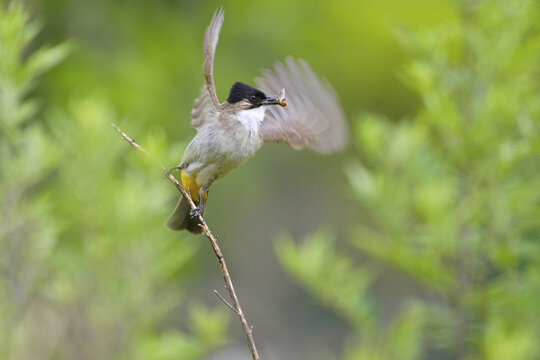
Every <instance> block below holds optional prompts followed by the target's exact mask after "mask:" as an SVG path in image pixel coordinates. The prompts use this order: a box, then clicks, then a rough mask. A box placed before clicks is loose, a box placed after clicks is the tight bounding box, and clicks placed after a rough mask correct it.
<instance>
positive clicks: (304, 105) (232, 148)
mask: <svg viewBox="0 0 540 360" xmlns="http://www.w3.org/2000/svg"><path fill="white" fill-rule="evenodd" d="M224 13H225V11H224V9H223V8H221V9H218V10H216V11H215V12H214V15H213V17H212V20H211V22H210V25H209V26H208V27H207V28H206V31H205V35H204V45H203V53H204V60H203V74H204V78H205V82H204V86H203V87H202V89H201V91H200V94H199V96H198V97H197V98H196V99H195V101H194V104H193V109H192V111H191V126H192V127H194V128H195V129H196V130H197V133H196V135H195V136H194V137H193V139H192V140H191V142H190V143H189V144H188V146H187V148H186V150H185V151H184V155H183V157H182V160H181V162H180V164H179V165H178V166H175V167H172V168H169V169H168V172H169V173H170V172H171V171H173V170H180V171H181V173H180V175H181V176H180V177H181V183H182V186H183V187H184V189H185V190H186V191H188V192H189V194H190V196H191V197H192V200H193V201H194V203H195V204H196V207H195V208H194V209H191V207H190V204H189V203H188V201H187V200H186V199H184V197H183V196H180V200H179V201H178V203H177V205H176V207H175V209H174V211H173V212H172V213H171V215H170V216H169V217H168V219H167V221H166V226H167V227H168V228H169V229H171V230H175V231H178V230H184V229H185V230H188V231H189V232H191V233H193V234H200V233H201V232H202V229H201V227H200V225H201V223H200V219H199V217H200V216H201V215H202V216H203V218H204V216H205V214H206V202H207V198H208V191H209V188H210V186H211V185H213V184H214V183H215V182H216V181H217V180H220V179H222V178H223V177H224V176H226V175H227V174H229V173H230V172H231V171H232V170H234V169H235V168H236V167H238V166H239V165H241V164H242V163H244V162H246V161H247V160H248V159H249V158H250V157H252V156H253V155H254V154H255V153H256V152H257V150H259V148H260V147H261V146H262V145H263V144H264V143H269V142H277V143H286V144H288V145H289V146H291V147H292V148H293V149H302V148H309V149H311V150H313V151H315V152H318V153H321V154H330V153H333V152H335V151H338V150H342V149H344V148H345V147H346V145H347V143H348V141H349V133H350V131H349V127H348V123H347V120H346V117H345V114H344V111H343V109H342V106H341V104H340V101H339V97H338V95H337V93H336V91H335V90H334V89H333V87H332V86H331V85H330V83H329V82H328V81H327V80H326V79H323V78H320V77H319V76H317V75H316V74H315V72H314V71H313V69H312V68H311V66H310V65H309V64H308V63H307V62H306V61H305V60H302V59H294V58H292V57H287V58H286V59H285V61H284V62H276V63H275V66H274V69H273V70H262V76H260V77H258V78H256V79H255V83H256V85H257V87H255V86H252V85H249V84H246V83H244V82H235V83H234V84H233V85H232V87H231V88H230V91H229V96H228V98H227V100H225V101H224V102H222V103H220V102H219V100H218V97H217V93H216V86H215V83H214V58H215V53H216V47H217V43H218V39H219V34H220V31H221V27H222V25H223V22H224V18H225V16H224ZM285 93H286V94H287V95H286V96H285ZM267 94H275V95H267Z"/></svg>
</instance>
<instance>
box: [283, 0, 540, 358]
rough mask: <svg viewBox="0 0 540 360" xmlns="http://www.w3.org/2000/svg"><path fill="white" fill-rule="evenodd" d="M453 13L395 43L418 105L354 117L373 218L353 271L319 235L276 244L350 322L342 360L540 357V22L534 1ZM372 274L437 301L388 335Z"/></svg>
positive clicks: (355, 184) (357, 239)
mask: <svg viewBox="0 0 540 360" xmlns="http://www.w3.org/2000/svg"><path fill="white" fill-rule="evenodd" d="M456 8H457V12H458V13H459V14H460V16H459V17H458V18H457V19H456V20H455V21H452V22H449V23H447V24H444V25H441V26H438V27H436V28H434V29H431V30H425V31H415V32H410V31H407V30H400V31H398V32H397V34H398V37H399V39H400V40H401V41H402V43H403V44H404V46H405V47H406V48H407V49H408V50H409V51H410V52H412V53H413V54H414V58H415V60H414V61H412V62H410V63H409V65H408V66H407V67H406V69H405V71H404V73H403V79H404V80H405V82H406V83H407V84H408V85H410V86H411V87H412V88H413V89H414V90H416V91H417V92H418V94H419V95H420V97H421V99H422V102H423V107H422V108H421V110H420V111H419V113H418V114H417V115H416V116H415V117H414V118H412V119H403V120H402V121H401V122H400V123H399V124H398V125H394V123H393V122H392V121H389V120H387V119H385V118H383V117H382V116H378V115H366V116H363V117H361V118H360V119H359V120H358V121H357V123H356V127H355V137H356V147H357V153H358V159H357V160H352V161H350V163H349V164H348V165H347V166H346V172H347V174H348V176H349V179H350V185H351V189H352V193H353V194H354V196H355V199H356V201H357V203H358V205H359V206H360V207H362V208H363V210H364V211H365V212H366V214H367V219H365V220H362V221H360V222H359V223H358V224H356V225H355V227H354V235H353V236H352V237H351V242H352V244H354V247H355V248H356V249H357V250H359V251H360V252H362V253H363V254H366V255H368V256H369V257H370V258H371V259H372V260H373V261H370V262H369V264H370V265H363V266H358V265H355V264H354V262H353V260H352V259H351V257H350V255H346V254H343V253H340V252H338V251H336V250H335V249H334V244H333V240H332V239H333V237H332V236H331V235H329V234H325V233H320V234H317V235H315V236H312V237H311V238H309V239H308V240H307V241H306V242H305V243H304V244H302V245H295V244H294V243H293V242H292V241H290V240H286V239H285V240H282V241H280V242H278V243H277V251H278V254H279V257H280V259H281V261H282V263H283V265H284V267H285V268H286V269H287V271H288V272H289V273H290V274H291V275H292V276H293V277H294V278H295V279H297V280H298V281H299V282H300V283H301V284H302V285H303V286H305V287H306V288H307V289H308V290H309V291H310V292H311V293H312V294H313V295H314V296H315V297H317V298H319V299H320V300H321V302H323V303H324V304H325V305H327V306H329V307H331V308H333V309H335V311H336V312H337V313H339V314H340V315H341V316H342V317H343V318H345V319H346V320H347V321H348V322H349V323H350V325H351V327H352V329H353V331H352V334H351V336H350V338H349V341H348V342H347V345H346V347H345V350H344V354H343V357H344V358H345V359H419V358H430V359H434V358H439V357H440V358H444V359H447V358H451V359H456V358H462V359H498V360H499V359H533V358H538V357H540V343H539V342H538V339H539V338H540V323H539V322H538V304H539V303H540V277H539V274H540V242H539V240H540V239H539V237H540V162H539V157H538V154H539V150H540V123H539V122H538V121H539V119H540V96H539V94H540V81H539V79H540V33H539V30H540V29H539V27H540V16H539V8H538V3H537V2H533V1H512V2H508V1H502V0H485V1H475V2H469V1H462V2H456ZM378 264H384V265H387V266H390V267H394V268H396V269H398V270H400V271H402V272H404V273H406V274H408V275H409V276H410V277H411V278H412V279H414V280H416V281H417V282H419V283H420V284H422V285H423V286H424V287H425V288H426V289H427V290H428V291H430V292H432V293H434V294H437V296H438V297H439V298H440V299H441V301H440V302H438V303H428V302H425V301H420V300H418V301H415V302H413V303H410V304H409V305H408V306H405V309H404V310H403V311H402V313H401V315H400V316H399V317H398V318H397V319H396V320H395V321H394V322H393V323H392V324H391V325H389V326H383V325H382V324H381V319H380V317H379V316H377V313H378V312H380V310H381V309H380V308H378V307H377V304H376V303H375V302H374V301H373V299H372V298H371V297H370V296H369V291H368V289H369V285H370V283H371V282H372V281H374V279H375V277H376V274H377V272H376V269H377V268H378V266H377V265H378Z"/></svg>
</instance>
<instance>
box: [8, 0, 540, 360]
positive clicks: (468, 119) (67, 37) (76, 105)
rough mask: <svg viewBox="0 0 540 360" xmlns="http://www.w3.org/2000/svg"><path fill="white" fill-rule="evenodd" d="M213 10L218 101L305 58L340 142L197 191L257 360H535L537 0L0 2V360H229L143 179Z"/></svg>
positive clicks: (252, 167) (280, 154) (183, 108)
mask: <svg viewBox="0 0 540 360" xmlns="http://www.w3.org/2000/svg"><path fill="white" fill-rule="evenodd" d="M220 6H224V7H225V10H226V20H225V24H224V27H223V30H222V34H221V39H220V44H219V46H218V52H217V58H216V64H215V74H216V83H217V87H218V95H219V97H220V98H221V99H224V98H225V97H226V94H227V92H228V88H229V86H230V84H232V83H233V82H234V81H237V80H242V81H249V79H252V78H253V77H255V76H257V75H258V74H259V69H260V68H269V67H271V66H272V64H273V63H274V61H276V60H280V59H283V58H285V56H287V55H293V56H296V57H302V58H304V59H306V60H308V61H309V62H310V63H311V64H312V66H313V67H314V68H315V70H316V71H317V72H318V73H320V74H322V75H324V76H325V77H326V78H328V79H329V80H330V82H331V83H332V84H333V85H334V87H335V88H336V90H337V91H338V93H339V94H340V97H341V99H342V103H343V106H344V108H345V111H346V113H347V115H348V117H349V119H350V122H351V131H352V134H353V141H352V144H351V146H350V147H349V149H348V150H347V151H346V152H344V153H342V154H338V155H333V156H330V157H319V156H317V155H315V154H312V153H310V152H307V151H303V152H295V151H293V150H291V149H289V148H287V147H286V146H283V145H267V146H265V147H263V149H261V151H260V152H259V153H258V154H257V156H256V157H254V158H253V159H252V160H250V161H249V162H248V163H247V164H245V165H243V166H242V167H241V168H239V169H238V170H237V171H235V172H233V173H232V174H231V175H230V176H229V177H227V178H226V179H224V180H223V181H222V182H220V183H219V184H217V185H216V186H214V187H213V188H212V194H211V197H210V204H209V208H208V214H207V218H208V222H209V224H210V226H211V227H212V229H213V230H214V231H215V232H216V233H217V234H219V235H220V239H221V244H222V248H223V251H224V253H225V255H226V256H227V259H228V262H229V265H230V267H231V272H232V275H233V278H234V281H235V285H236V288H237V291H238V293H239V296H240V300H241V302H242V304H243V305H244V310H245V311H246V313H247V315H248V318H249V320H250V322H251V323H252V324H254V325H255V338H256V340H257V343H258V346H259V348H260V352H261V355H262V357H263V358H264V359H303V358H313V359H536V358H540V349H539V344H538V341H537V339H538V337H539V336H540V329H539V327H540V325H539V323H538V321H537V319H538V306H537V305H538V303H539V302H540V277H539V275H538V274H540V248H539V244H538V240H539V233H540V211H539V209H540V207H539V205H540V176H539V175H540V171H539V170H540V168H539V166H540V164H539V160H538V154H539V151H540V141H539V131H540V129H539V123H538V120H539V118H540V117H539V115H540V98H539V95H538V94H539V90H540V89H539V87H540V81H539V79H540V76H539V75H540V73H539V70H540V36H539V31H538V30H539V24H540V21H539V20H540V16H539V9H540V8H539V6H540V5H539V3H538V1H533V0H529V1H527V0H518V1H512V2H509V1H502V0H475V1H465V0H463V1H442V0H435V1H424V0H409V1H397V0H387V1H373V0H362V1H347V0H344V1H336V2H327V1H297V2H290V1H282V0H275V1H273V2H267V3H260V2H244V1H229V2H227V3H222V2H217V1H198V2H194V1H153V2H148V1H142V0H131V1H114V2H112V1H106V0H95V1H91V2H90V1H68V0H34V1H25V2H19V1H5V0H4V1H2V2H1V3H0V55H1V56H0V179H1V182H0V204H1V208H0V334H1V336H0V355H1V356H0V357H1V358H5V359H10V360H11V359H35V358H40V359H74V358H76V359H139V358H140V359H202V358H208V359H239V358H245V359H247V358H248V353H247V349H246V347H245V346H244V342H243V337H242V334H241V332H240V329H239V326H238V324H237V323H236V322H235V320H236V319H234V318H233V317H232V314H231V313H230V311H228V309H227V308H226V307H225V306H223V304H222V303H220V302H219V300H218V299H217V298H216V297H215V296H214V295H213V292H212V290H213V289H222V280H221V276H220V275H219V270H218V267H217V264H216V262H215V258H214V257H213V255H212V252H211V250H210V249H209V246H208V244H207V243H206V241H205V240H204V238H202V237H201V238H195V237H193V236H191V235H189V234H184V233H181V234H177V233H171V232H169V231H168V230H166V229H165V228H164V227H163V221H164V219H165V218H166V216H167V215H168V213H169V212H170V211H171V209H172V208H173V206H174V203H175V201H176V197H177V196H178V194H177V191H176V190H175V189H174V188H173V187H172V186H171V185H170V184H169V183H168V182H167V181H166V180H164V179H162V177H161V173H160V170H159V168H158V167H156V163H157V164H161V165H163V166H172V165H175V164H177V163H178V161H179V159H180V158H181V155H182V151H183V148H184V147H185V145H186V144H187V142H188V141H189V140H190V139H191V137H192V136H193V134H194V130H193V129H191V128H190V127H189V111H190V108H191V104H192V101H193V99H194V98H195V97H196V96H197V94H198V91H199V88H200V86H201V85H202V80H203V79H202V75H201V70H200V69H201V59H202V55H201V47H202V36H203V33H204V29H205V27H206V25H207V24H208V22H209V20H210V18H211V15H212V13H213V12H214V10H215V9H216V8H218V7H220ZM111 122H116V123H118V124H119V125H120V126H121V127H122V128H123V129H124V130H125V131H126V132H127V133H128V134H130V135H131V136H133V137H134V138H135V139H136V140H137V141H138V142H140V143H141V144H143V145H144V146H145V147H146V148H147V149H148V150H149V151H150V152H151V153H152V154H153V156H152V158H146V157H143V156H141V155H140V154H139V153H137V152H135V151H134V150H133V149H131V148H130V147H129V146H128V145H127V144H126V143H124V142H123V141H121V139H120V138H119V137H118V134H116V133H115V132H114V130H113V129H112V128H111V127H110V123H111Z"/></svg>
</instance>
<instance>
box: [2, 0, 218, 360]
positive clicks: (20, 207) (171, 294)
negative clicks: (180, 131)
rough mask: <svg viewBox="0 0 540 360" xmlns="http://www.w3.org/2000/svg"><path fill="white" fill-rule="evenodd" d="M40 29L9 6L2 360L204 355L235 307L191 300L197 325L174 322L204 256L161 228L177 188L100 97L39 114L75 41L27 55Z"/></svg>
mask: <svg viewBox="0 0 540 360" xmlns="http://www.w3.org/2000/svg"><path fill="white" fill-rule="evenodd" d="M37 33H38V26H37V25H36V23H35V22H29V19H28V16H27V15H26V13H25V11H24V10H23V9H22V7H21V6H20V5H18V2H12V3H11V4H10V5H9V6H4V5H1V6H0V53H1V54H2V56H1V57H0V184H1V187H0V204H1V208H0V274H1V276H0V333H1V334H2V336H0V357H1V358H2V359H36V358H40V359H46V358H54V359H133V358H141V359H148V358H153V359H156V358H157V359H172V358H174V359H200V358H202V357H204V356H205V355H206V354H208V353H209V352H210V351H212V350H213V349H215V348H217V347H220V346H222V345H223V344H224V343H225V339H226V328H227V319H228V314H227V312H226V311H227V310H226V309H222V310H220V311H208V310H205V309H203V308H201V307H193V308H192V309H191V310H190V311H189V313H190V316H191V324H192V328H191V330H190V331H189V332H181V331H179V330H173V328H172V326H171V325H170V324H167V323H165V321H164V320H165V317H166V316H168V315H169V314H170V312H171V310H172V309H174V308H177V307H178V306H180V305H181V303H182V300H183V298H184V297H185V295H184V292H185V285H186V281H187V276H186V275H185V274H186V269H189V267H190V260H191V258H192V256H193V254H194V252H195V251H196V250H197V243H194V242H193V241H186V239H184V238H178V237H174V236H170V233H167V231H166V230H165V229H164V227H163V219H164V217H165V213H166V211H167V210H168V206H167V205H168V204H167V202H166V199H167V198H168V196H167V195H166V189H168V187H167V185H168V184H167V183H166V182H165V181H161V182H160V181H156V179H157V178H158V177H159V175H160V169H159V167H157V166H156V164H155V163H154V162H153V161H152V159H145V160H140V159H139V157H142V156H141V155H140V154H138V153H137V152H136V151H134V150H133V149H132V148H130V147H129V146H128V145H127V144H126V143H125V142H123V141H122V140H121V138H120V137H119V136H118V134H116V133H115V132H114V130H112V128H111V127H110V123H111V122H118V121H119V119H118V116H117V115H116V114H115V112H114V110H113V108H112V106H110V105H109V104H108V103H107V102H106V101H104V100H102V99H100V98H99V97H97V96H96V97H94V98H92V97H85V98H80V97H77V96H73V97H71V99H70V106H69V107H68V108H63V107H59V106H55V107H52V106H49V107H48V108H47V112H46V114H45V115H44V114H43V110H42V108H43V106H40V103H39V99H38V98H36V96H35V95H34V94H33V92H32V90H33V89H34V87H35V85H36V81H37V80H38V78H39V75H41V74H42V73H43V72H45V71H47V70H48V69H50V68H51V67H53V66H54V65H56V64H57V63H59V62H60V61H61V60H62V59H63V58H64V57H65V56H66V55H67V53H68V46H67V45H60V46H55V47H50V48H41V49H39V50H36V51H32V52H30V53H29V54H27V53H26V52H27V51H28V48H29V45H30V43H31V41H33V40H34V39H35V36H36V35H37ZM148 143H149V144H150V147H151V148H152V151H155V152H156V153H158V154H159V150H160V148H159V145H157V144H159V143H160V141H159V135H154V136H149V137H148ZM126 160H127V161H128V162H129V164H128V166H125V161H126Z"/></svg>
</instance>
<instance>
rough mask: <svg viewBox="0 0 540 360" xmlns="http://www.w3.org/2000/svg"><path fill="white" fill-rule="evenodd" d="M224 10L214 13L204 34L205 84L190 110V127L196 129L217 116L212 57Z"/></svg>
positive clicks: (217, 103) (217, 101)
mask: <svg viewBox="0 0 540 360" xmlns="http://www.w3.org/2000/svg"><path fill="white" fill-rule="evenodd" d="M224 18H225V17H224V10H223V8H221V9H220V10H219V11H218V10H216V12H214V16H213V17H212V21H211V22H210V25H208V27H207V28H206V32H205V33H204V63H203V73H204V78H205V84H204V86H203V88H202V89H201V92H200V94H199V97H198V98H197V99H195V102H194V103H193V109H192V110H191V126H193V127H194V128H198V127H199V126H201V125H202V124H203V123H204V122H205V121H207V120H208V119H210V118H214V116H213V115H215V114H217V108H218V106H219V100H218V97H217V94H216V85H215V84H214V55H215V53H216V46H217V43H218V40H219V32H220V30H221V25H223V20H224Z"/></svg>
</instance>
